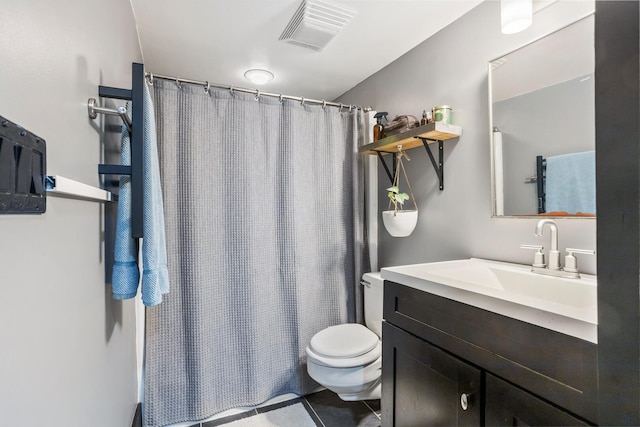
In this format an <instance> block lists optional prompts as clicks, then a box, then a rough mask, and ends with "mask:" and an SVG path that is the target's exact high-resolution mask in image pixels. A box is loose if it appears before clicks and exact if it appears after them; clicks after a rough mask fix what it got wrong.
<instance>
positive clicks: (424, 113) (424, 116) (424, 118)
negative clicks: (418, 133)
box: [420, 110, 429, 126]
mask: <svg viewBox="0 0 640 427" xmlns="http://www.w3.org/2000/svg"><path fill="white" fill-rule="evenodd" d="M427 123H429V118H428V117H427V110H422V118H421V119H420V126H424V125H426V124H427Z"/></svg>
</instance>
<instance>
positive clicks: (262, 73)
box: [244, 68, 273, 85]
mask: <svg viewBox="0 0 640 427" xmlns="http://www.w3.org/2000/svg"><path fill="white" fill-rule="evenodd" d="M244 78H245V79H247V80H249V81H250V82H251V83H253V84H254V85H263V84H265V83H268V82H270V81H271V80H273V73H271V72H269V71H267V70H260V69H257V68H256V69H253V70H248V71H247V72H246V73H244Z"/></svg>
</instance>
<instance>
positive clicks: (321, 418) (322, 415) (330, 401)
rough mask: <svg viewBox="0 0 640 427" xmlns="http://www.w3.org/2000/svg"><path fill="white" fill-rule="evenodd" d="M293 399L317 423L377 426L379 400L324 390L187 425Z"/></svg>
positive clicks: (206, 426) (210, 425)
mask: <svg viewBox="0 0 640 427" xmlns="http://www.w3.org/2000/svg"><path fill="white" fill-rule="evenodd" d="M295 403H302V404H303V405H304V407H305V408H306V409H307V412H309V415H310V416H311V418H312V419H313V421H315V423H316V425H317V426H318V427H380V401H379V400H366V401H355V402H345V401H343V400H341V399H340V398H339V397H338V395H337V394H335V393H333V392H331V391H329V390H324V391H321V392H318V393H314V394H310V395H308V396H304V397H301V398H298V399H294V400H289V401H286V402H282V403H278V404H276V405H271V406H267V407H265V408H258V409H255V410H253V411H248V412H243V413H242V414H236V415H231V416H229V417H225V418H222V419H218V420H214V421H207V422H204V423H202V424H199V423H198V424H194V425H192V426H191V427H218V426H224V425H225V424H228V423H231V422H233V421H236V420H239V419H242V418H247V417H251V416H253V415H256V414H259V413H263V412H268V411H271V410H274V409H277V408H281V407H284V406H288V405H293V404H295Z"/></svg>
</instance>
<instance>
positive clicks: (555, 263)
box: [533, 219, 561, 270]
mask: <svg viewBox="0 0 640 427" xmlns="http://www.w3.org/2000/svg"><path fill="white" fill-rule="evenodd" d="M545 225H547V226H549V230H551V246H550V247H549V256H548V258H547V259H548V260H549V266H548V268H549V270H560V268H561V266H560V251H558V226H557V225H556V223H555V222H554V221H552V220H550V219H541V220H540V221H538V224H537V225H536V231H535V233H533V235H534V236H542V231H543V230H544V226H545Z"/></svg>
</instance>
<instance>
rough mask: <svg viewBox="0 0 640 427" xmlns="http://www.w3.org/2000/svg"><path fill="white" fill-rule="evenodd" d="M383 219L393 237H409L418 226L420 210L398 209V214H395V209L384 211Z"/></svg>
mask: <svg viewBox="0 0 640 427" xmlns="http://www.w3.org/2000/svg"><path fill="white" fill-rule="evenodd" d="M382 221H383V222H384V226H385V228H386V229H387V231H388V232H389V234H391V235H392V236H393V237H407V236H408V235H410V234H411V233H413V230H414V228H416V224H417V223H418V211H417V210H407V211H398V213H397V214H396V215H394V211H382Z"/></svg>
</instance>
